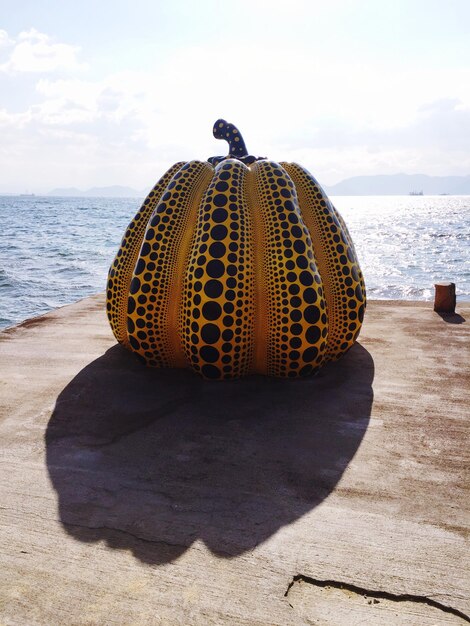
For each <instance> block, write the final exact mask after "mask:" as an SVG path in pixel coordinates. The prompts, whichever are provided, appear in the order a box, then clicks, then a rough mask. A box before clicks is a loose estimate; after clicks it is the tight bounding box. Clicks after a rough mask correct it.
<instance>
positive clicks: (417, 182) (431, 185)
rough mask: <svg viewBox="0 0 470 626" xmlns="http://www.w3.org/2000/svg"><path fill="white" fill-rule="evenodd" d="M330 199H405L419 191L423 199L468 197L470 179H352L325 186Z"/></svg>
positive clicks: (402, 176)
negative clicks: (424, 197)
mask: <svg viewBox="0 0 470 626" xmlns="http://www.w3.org/2000/svg"><path fill="white" fill-rule="evenodd" d="M325 191H326V192H327V194H328V195H331V196H388V195H391V196H393V195H407V194H409V193H410V191H418V192H419V191H422V192H423V194H424V195H426V196H427V195H429V196H433V195H439V194H450V195H470V176H426V175H425V174H391V175H382V174H381V175H377V176H354V177H353V178H347V179H346V180H342V181H341V182H339V183H337V184H336V185H330V186H325Z"/></svg>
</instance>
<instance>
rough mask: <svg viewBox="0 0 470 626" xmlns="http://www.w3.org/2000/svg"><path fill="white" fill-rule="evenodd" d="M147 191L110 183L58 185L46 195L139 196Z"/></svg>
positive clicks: (90, 196) (85, 196) (88, 196)
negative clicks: (104, 185)
mask: <svg viewBox="0 0 470 626" xmlns="http://www.w3.org/2000/svg"><path fill="white" fill-rule="evenodd" d="M147 193H148V192H147V191H137V190H136V189H132V187H122V186H121V185H112V186H111V187H92V188H91V189H86V190H83V189H77V188H76V187H58V188H57V189H52V191H49V193H48V194H47V195H48V196H75V197H77V198H141V197H142V196H145V195H146V194H147Z"/></svg>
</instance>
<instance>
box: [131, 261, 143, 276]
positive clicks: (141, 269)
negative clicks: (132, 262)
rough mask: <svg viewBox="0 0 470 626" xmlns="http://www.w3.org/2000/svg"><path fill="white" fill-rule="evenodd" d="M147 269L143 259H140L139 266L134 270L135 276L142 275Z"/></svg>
mask: <svg viewBox="0 0 470 626" xmlns="http://www.w3.org/2000/svg"><path fill="white" fill-rule="evenodd" d="M144 269H145V261H144V260H143V259H139V262H138V263H137V266H136V268H135V270H134V272H135V274H142V272H143V271H144Z"/></svg>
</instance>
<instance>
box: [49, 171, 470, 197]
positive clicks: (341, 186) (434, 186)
mask: <svg viewBox="0 0 470 626" xmlns="http://www.w3.org/2000/svg"><path fill="white" fill-rule="evenodd" d="M324 189H325V191H326V192H327V193H328V195H331V196H389V195H390V196H394V195H397V196H398V195H408V194H409V193H410V191H418V192H419V191H422V192H423V194H424V195H425V196H433V195H439V194H449V195H470V176H427V175H426V174H390V175H384V174H379V175H376V176H354V177H353V178H346V179H345V180H342V181H341V182H339V183H336V185H324ZM148 191H149V189H144V190H140V191H139V190H137V189H133V188H132V187H123V186H121V185H113V186H111V187H92V188H91V189H86V190H83V189H77V188H76V187H63V188H57V189H52V191H50V192H49V193H48V194H47V195H48V196H69V197H70V196H75V197H86V198H91V197H96V198H143V197H145V196H146V195H147V193H148Z"/></svg>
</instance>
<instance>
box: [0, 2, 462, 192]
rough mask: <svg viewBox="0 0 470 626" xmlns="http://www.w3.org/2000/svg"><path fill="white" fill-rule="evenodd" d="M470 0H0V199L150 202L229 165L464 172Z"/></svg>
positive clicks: (318, 172)
mask: <svg viewBox="0 0 470 626" xmlns="http://www.w3.org/2000/svg"><path fill="white" fill-rule="evenodd" d="M469 24H470V1H469V0H446V2H442V0H439V1H437V0H394V1H393V2H390V1H389V0H328V1H326V0H321V1H317V0H305V1H304V0H284V1H282V2H281V1H278V0H236V1H235V0H232V1H230V0H225V1H222V0H220V1H217V0H193V1H189V0H170V1H168V0H129V1H125V0H113V1H112V2H111V1H110V0H100V1H99V2H97V1H96V0H81V1H80V2H76V1H75V0H31V1H30V0H14V1H10V0H0V193H1V192H4V193H7V192H12V193H25V192H28V193H44V192H47V191H48V190H51V189H52V188H55V187H77V188H79V189H87V188H89V187H94V186H98V187H103V186H108V185H127V186H131V187H134V188H136V189H138V190H146V189H149V188H150V187H151V186H152V185H153V184H154V182H155V181H156V180H158V178H159V177H160V176H161V175H162V174H163V172H164V171H166V170H167V169H168V168H169V167H170V166H171V165H172V164H173V163H174V162H176V161H180V160H191V159H207V158H208V157H209V156H211V155H220V154H226V153H227V151H228V150H227V148H228V147H227V144H226V143H224V142H221V141H217V140H216V139H214V137H213V136H212V126H213V123H214V121H215V120H217V119H218V118H220V117H222V118H224V119H226V120H228V121H229V122H232V123H234V124H235V125H236V126H237V127H238V128H239V129H240V131H241V132H242V134H243V137H244V139H245V143H246V145H247V148H248V150H249V152H250V153H251V154H255V155H258V156H266V157H269V158H271V159H274V160H278V161H280V160H285V161H297V162H299V163H301V164H302V165H304V166H305V167H307V169H309V170H310V171H311V172H312V173H313V174H314V175H315V176H316V177H317V178H318V180H319V181H320V182H321V183H323V184H326V185H330V184H334V183H336V182H338V181H340V180H342V179H344V178H348V177H350V176H356V175H372V174H394V173H399V172H404V173H407V174H417V173H421V174H429V175H442V176H447V175H469V174H470V37H469V36H468V33H469V30H468V28H469V26H468V25H469Z"/></svg>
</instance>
